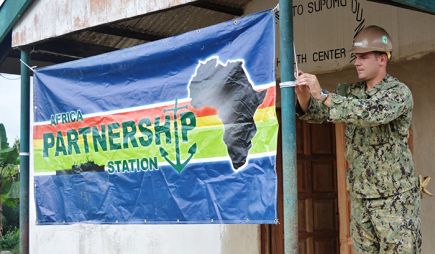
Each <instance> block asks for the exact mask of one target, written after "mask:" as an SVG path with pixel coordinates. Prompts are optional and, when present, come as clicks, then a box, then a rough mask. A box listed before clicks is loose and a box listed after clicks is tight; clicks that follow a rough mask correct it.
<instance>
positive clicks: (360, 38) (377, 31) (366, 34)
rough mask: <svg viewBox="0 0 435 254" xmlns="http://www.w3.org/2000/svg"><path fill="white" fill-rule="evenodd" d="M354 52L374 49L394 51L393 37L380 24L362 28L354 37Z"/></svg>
mask: <svg viewBox="0 0 435 254" xmlns="http://www.w3.org/2000/svg"><path fill="white" fill-rule="evenodd" d="M350 51H351V52H352V53H366V52H372V51H379V52H386V53H387V54H390V53H391V52H392V51H393V44H391V37H390V35H389V34H388V33H387V31H385V30H384V29H383V28H381V27H379V26H367V27H365V28H364V29H362V30H361V31H360V32H359V33H358V34H357V35H356V36H355V38H354V39H353V45H352V49H351V50H350Z"/></svg>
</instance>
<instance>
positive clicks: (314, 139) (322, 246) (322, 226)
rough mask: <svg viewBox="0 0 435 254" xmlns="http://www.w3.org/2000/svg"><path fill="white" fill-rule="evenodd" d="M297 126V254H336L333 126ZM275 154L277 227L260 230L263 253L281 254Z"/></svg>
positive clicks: (282, 249)
mask: <svg viewBox="0 0 435 254" xmlns="http://www.w3.org/2000/svg"><path fill="white" fill-rule="evenodd" d="M278 115H279V114H278ZM296 126H297V133H296V137H297V159H298V160H297V171H298V172H297V174H298V225H299V253H301V254H335V253H339V247H338V246H339V238H338V237H339V231H338V207H337V183H336V182H337V169H336V156H335V142H336V141H335V127H334V125H333V124H329V123H327V124H321V125H317V124H308V123H305V122H302V121H299V120H298V121H297V125H296ZM280 143H281V139H280V140H279V144H280ZM278 151H279V152H278V157H277V175H278V186H279V187H278V213H279V221H280V224H278V225H270V226H262V227H261V233H262V235H261V236H262V253H264V254H283V253H284V227H283V224H282V222H283V221H284V220H283V203H282V163H281V149H280V146H279V147H278Z"/></svg>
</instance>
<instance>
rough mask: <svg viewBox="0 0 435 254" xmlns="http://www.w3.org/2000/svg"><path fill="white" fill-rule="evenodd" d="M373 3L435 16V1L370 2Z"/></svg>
mask: <svg viewBox="0 0 435 254" xmlns="http://www.w3.org/2000/svg"><path fill="white" fill-rule="evenodd" d="M369 1H373V2H378V3H383V4H389V5H393V6H397V7H402V8H406V9H410V10H415V11H421V12H426V13H430V14H435V1H434V0H369Z"/></svg>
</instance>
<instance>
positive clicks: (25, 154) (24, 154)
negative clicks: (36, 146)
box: [20, 152, 30, 156]
mask: <svg viewBox="0 0 435 254" xmlns="http://www.w3.org/2000/svg"><path fill="white" fill-rule="evenodd" d="M29 155H30V153H27V152H21V153H20V156H29Z"/></svg>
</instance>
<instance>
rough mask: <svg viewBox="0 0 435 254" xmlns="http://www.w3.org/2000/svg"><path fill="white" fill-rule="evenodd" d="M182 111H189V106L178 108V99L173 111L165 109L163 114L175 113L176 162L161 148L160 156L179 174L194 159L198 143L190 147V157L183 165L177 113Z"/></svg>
mask: <svg viewBox="0 0 435 254" xmlns="http://www.w3.org/2000/svg"><path fill="white" fill-rule="evenodd" d="M180 109H187V106H183V107H178V99H177V98H176V99H175V106H174V108H171V109H164V110H163V112H165V113H166V112H171V111H173V112H174V132H175V160H176V162H175V163H174V162H173V161H171V160H170V159H169V158H168V152H167V151H166V150H165V149H164V148H163V147H160V148H159V150H160V155H161V156H162V157H163V158H164V159H165V160H166V161H167V162H168V163H169V164H170V165H171V166H172V167H173V168H174V169H175V170H176V171H177V172H178V173H180V172H181V171H182V170H183V169H184V167H186V165H187V163H189V161H190V159H192V157H193V155H194V154H195V153H196V143H194V144H193V145H191V146H190V148H189V150H188V151H187V152H188V153H189V157H188V158H187V159H186V160H185V161H184V162H183V163H181V158H180V139H179V137H178V115H177V112H178V111H179V110H180Z"/></svg>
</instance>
